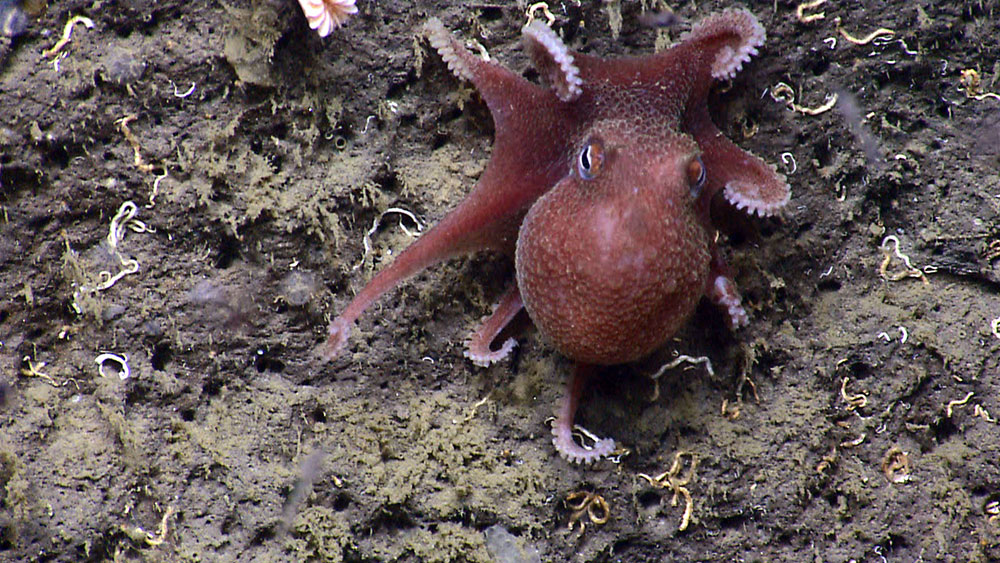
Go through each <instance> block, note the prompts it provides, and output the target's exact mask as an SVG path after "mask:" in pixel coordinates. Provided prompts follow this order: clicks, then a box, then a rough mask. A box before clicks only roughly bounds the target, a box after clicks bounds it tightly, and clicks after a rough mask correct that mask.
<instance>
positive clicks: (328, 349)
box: [316, 318, 351, 362]
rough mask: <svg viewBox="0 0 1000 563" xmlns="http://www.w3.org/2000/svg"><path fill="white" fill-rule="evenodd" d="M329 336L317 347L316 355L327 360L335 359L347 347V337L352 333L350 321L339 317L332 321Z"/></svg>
mask: <svg viewBox="0 0 1000 563" xmlns="http://www.w3.org/2000/svg"><path fill="white" fill-rule="evenodd" d="M328 332H329V336H328V337H327V339H326V342H324V343H323V344H320V345H319V347H318V348H316V355H317V356H319V357H320V358H322V359H324V360H326V361H328V362H329V361H333V360H335V359H336V358H337V356H338V355H339V354H340V352H342V351H343V350H344V348H346V347H347V337H348V336H350V334H351V327H350V325H349V324H348V323H345V322H344V321H343V320H341V319H339V318H337V319H334V320H333V322H331V323H330V328H329V329H328Z"/></svg>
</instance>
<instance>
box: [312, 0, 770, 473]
mask: <svg viewBox="0 0 1000 563" xmlns="http://www.w3.org/2000/svg"><path fill="white" fill-rule="evenodd" d="M426 29H427V30H428V34H429V36H430V39H431V43H432V44H433V45H434V46H435V48H437V49H438V50H439V52H441V54H442V56H443V57H444V59H445V60H446V62H448V64H449V67H450V68H451V69H452V70H453V71H454V72H455V73H456V74H457V75H459V76H461V77H464V78H467V79H469V80H471V81H472V82H473V84H474V85H475V86H476V89H477V90H478V91H479V93H480V94H481V96H482V97H483V99H484V100H485V102H486V104H487V106H488V107H489V109H490V112H491V113H492V115H493V119H494V123H495V125H496V133H495V135H496V136H495V142H494V147H493V153H492V156H491V158H490V161H489V163H488V164H487V166H486V169H485V171H484V172H483V174H482V177H481V178H480V179H479V182H478V183H477V184H476V186H475V187H474V188H473V189H472V191H471V192H470V193H469V195H468V196H467V197H466V198H465V200H463V201H462V202H461V203H460V204H459V205H458V207H457V208H456V209H454V210H453V211H452V212H451V213H449V214H448V215H447V216H445V217H444V218H443V219H442V220H441V221H440V223H438V224H437V225H436V226H435V227H434V228H433V229H431V230H430V231H428V232H427V233H426V234H424V235H423V236H421V237H420V238H419V239H418V240H417V241H416V242H415V243H414V244H412V245H411V246H410V247H409V248H407V249H406V250H405V251H404V252H402V253H400V255H399V256H397V257H396V259H395V261H394V262H393V263H392V264H391V265H390V266H388V267H387V268H385V269H383V270H382V271H381V272H380V273H379V274H378V275H377V276H375V278H373V279H372V281H371V282H370V283H369V284H368V285H367V286H366V287H365V288H364V289H362V290H361V292H359V293H358V295H357V296H356V297H355V298H354V300H352V302H351V303H350V304H349V305H348V306H347V307H346V308H345V309H344V311H343V312H342V313H341V315H340V316H339V317H337V318H336V319H334V321H333V322H332V323H331V325H330V331H329V332H330V338H329V340H328V342H327V345H326V346H325V349H324V350H323V352H324V354H325V355H326V356H327V357H334V356H336V354H337V353H338V352H339V351H340V350H342V349H343V347H344V346H345V345H346V342H347V338H348V335H349V333H350V329H351V327H352V326H353V323H354V321H355V320H356V319H357V317H358V316H359V315H360V314H361V313H362V312H363V311H364V310H365V309H366V308H367V307H368V306H369V305H370V304H371V303H372V302H373V301H374V300H375V299H377V298H378V297H379V296H380V295H381V294H382V293H384V292H385V291H387V290H389V289H391V288H392V287H394V286H395V285H396V284H397V283H399V282H400V281H402V280H403V279H405V278H407V277H409V276H411V275H413V274H415V273H416V272H418V271H420V270H422V269H424V268H426V267H428V266H430V265H433V264H435V263H437V262H439V261H441V260H444V259H447V258H450V257H452V256H455V255H459V254H464V253H469V252H475V251H480V250H495V251H499V252H502V253H507V254H516V273H517V279H516V286H515V287H513V288H511V290H510V291H509V292H508V294H507V295H506V296H505V297H504V299H503V300H502V301H501V304H500V306H499V307H498V308H497V310H496V311H495V312H494V315H493V316H492V317H491V318H490V319H487V321H486V323H485V324H484V326H483V328H482V329H480V331H478V332H477V333H475V334H474V335H473V337H472V339H471V340H470V344H469V352H468V353H467V355H468V356H469V357H470V358H471V359H473V361H474V362H476V363H477V364H480V365H488V364H490V363H492V362H494V361H496V360H498V359H500V358H501V357H502V356H503V354H504V353H506V351H508V350H509V349H510V347H511V346H513V343H512V342H508V343H507V344H506V345H505V346H504V348H503V352H502V353H498V352H494V351H491V350H490V349H489V344H490V342H491V341H492V340H493V339H494V338H495V337H496V336H497V335H498V334H499V332H500V330H501V329H502V328H503V327H504V325H505V324H506V323H507V322H508V321H509V320H510V319H511V318H512V317H513V316H514V314H515V313H516V312H517V311H518V310H519V309H520V308H521V307H522V305H523V306H524V307H526V308H527V310H528V313H529V316H531V318H532V320H533V321H535V323H536V325H537V326H538V327H539V329H540V330H541V332H542V333H543V334H544V335H545V336H546V337H547V338H548V339H549V340H551V341H552V342H553V343H554V344H555V346H556V348H557V349H558V350H559V351H560V352H562V353H564V354H565V355H567V356H568V357H570V358H572V359H574V360H576V361H577V362H578V365H579V366H580V367H579V369H578V373H584V372H586V373H591V372H592V371H593V369H592V368H591V367H589V366H593V365H608V364H617V363H623V362H628V361H632V360H636V359H638V358H641V357H643V356H645V355H647V354H649V353H650V352H652V351H653V350H655V349H657V348H659V347H660V346H662V345H663V344H664V342H665V341H666V340H667V339H668V338H669V337H670V336H671V335H673V334H674V333H675V332H676V331H677V329H678V328H679V327H680V326H681V325H682V324H683V323H684V322H685V321H686V320H687V318H688V317H689V316H690V315H691V313H692V312H693V310H694V308H695V306H696V304H697V302H698V300H699V299H700V298H701V297H702V296H703V295H706V294H707V295H708V296H709V298H710V299H712V300H713V301H715V302H716V303H717V304H720V305H721V306H723V307H724V308H725V309H726V310H727V312H728V313H729V315H730V318H731V321H732V324H733V326H738V325H740V324H743V323H745V322H746V316H745V313H743V310H742V307H740V305H739V296H738V294H737V293H736V291H735V286H734V285H733V283H732V281H731V280H729V278H728V277H727V276H726V275H725V266H724V263H723V262H722V260H721V258H720V257H719V255H718V253H717V251H716V250H715V248H714V243H713V242H712V240H713V237H714V235H715V229H714V227H713V226H712V225H711V219H710V217H709V209H710V206H709V202H710V201H711V200H712V198H713V197H714V196H715V195H716V194H718V193H720V192H722V193H724V194H725V199H726V200H727V201H729V202H730V203H732V204H734V205H736V206H737V207H738V208H742V209H745V210H746V211H748V212H750V213H754V212H756V213H758V214H761V215H765V214H770V213H772V212H773V211H775V210H777V209H778V208H780V207H781V206H782V205H784V203H785V202H787V199H788V188H787V185H786V184H785V183H784V180H783V179H782V178H780V177H779V176H778V175H777V174H776V173H775V172H774V170H773V169H772V168H770V167H768V166H767V165H765V164H764V163H763V161H761V160H760V159H759V158H757V157H755V156H753V155H750V154H749V153H746V152H744V151H743V150H742V149H739V148H738V147H736V146H735V145H734V144H732V143H731V142H730V141H729V140H728V139H726V138H725V137H724V136H723V135H722V134H721V133H720V132H719V130H718V129H717V128H716V127H715V125H714V124H713V123H712V122H711V119H710V118H709V114H708V108H707V102H706V97H707V95H708V91H709V89H710V87H711V85H712V83H713V81H714V80H716V79H721V78H725V77H728V76H730V75H731V74H733V73H735V71H737V70H739V68H740V66H741V65H742V62H743V61H745V60H747V59H749V56H750V55H752V54H754V53H756V49H755V47H756V46H758V45H759V44H760V43H761V42H762V41H763V30H762V29H761V28H760V27H759V24H757V22H756V19H755V18H753V16H752V15H750V14H749V13H748V12H742V11H727V12H725V13H722V14H716V15H714V16H712V17H710V18H707V19H706V20H703V21H702V22H699V23H698V24H696V26H695V28H694V29H693V30H692V32H691V33H690V34H689V36H688V38H687V39H685V40H684V41H682V42H681V43H679V44H677V45H675V46H674V47H672V48H671V49H669V50H667V51H664V52H662V53H659V54H655V55H648V56H642V57H629V58H623V59H616V60H613V61H609V60H606V59H601V58H597V57H593V56H589V55H582V54H578V53H570V52H568V51H566V50H565V47H564V46H563V45H562V44H561V42H560V41H559V39H558V38H557V37H556V36H555V35H554V34H552V33H551V31H549V30H547V29H544V28H541V27H539V26H538V25H537V24H536V25H534V26H527V27H526V28H525V36H526V45H527V47H528V52H529V53H530V54H531V55H532V58H533V61H534V63H535V66H536V67H537V68H538V69H539V71H540V73H541V74H542V76H543V77H544V78H545V79H547V80H548V81H549V82H550V83H551V84H552V88H546V87H542V86H538V85H536V84H533V83H531V82H529V81H527V80H525V79H524V78H522V77H521V76H520V75H518V74H516V73H513V72H511V71H509V70H507V69H505V68H504V67H502V66H499V65H497V64H495V63H491V62H484V61H483V60H481V59H479V58H478V57H475V56H473V55H472V54H471V53H469V52H467V51H466V50H465V49H464V48H463V47H462V46H461V45H460V44H459V43H458V42H457V41H455V40H454V39H453V38H452V37H451V36H450V35H449V34H447V33H446V32H445V31H444V29H443V27H442V26H441V24H440V23H439V22H436V20H435V21H432V22H431V23H429V24H428V26H427V28H426ZM567 61H568V62H567ZM577 71H578V73H579V80H578V81H577V79H576V78H575V75H576V72H577ZM594 143H597V146H599V147H601V148H602V149H603V152H602V155H603V157H604V158H603V160H601V162H600V163H598V164H599V166H598V167H597V169H596V170H595V172H596V173H595V174H593V175H591V174H590V173H589V172H588V171H586V170H584V169H582V168H581V166H582V165H581V162H582V161H581V153H582V151H584V150H586V149H587V147H589V146H592V145H593V144H594ZM587 163H588V164H591V162H589V160H588V161H587ZM701 163H703V164H704V168H705V169H706V170H707V181H705V182H704V184H701V183H699V182H698V179H697V178H696V176H697V174H694V175H692V170H694V171H696V172H697V171H699V170H701V168H700V165H701ZM526 215H527V217H526ZM581 387H582V378H579V379H575V380H574V382H573V383H572V384H571V387H570V388H571V389H572V390H573V392H571V393H570V395H569V396H568V397H567V399H566V401H565V402H564V406H563V409H562V410H561V414H560V417H559V420H558V422H557V429H556V435H557V437H556V445H557V449H559V451H560V453H562V454H563V455H564V456H565V457H567V458H568V459H571V460H573V461H591V460H592V459H593V458H594V457H599V456H600V455H604V454H607V453H608V451H609V448H610V447H611V446H613V442H610V441H606V440H602V441H601V443H599V446H600V447H598V448H595V451H596V452H597V453H590V452H587V451H585V450H583V449H582V448H579V447H578V446H577V445H576V444H574V443H573V442H572V439H571V438H570V435H569V433H570V429H571V425H572V418H573V411H574V410H575V408H576V402H577V400H578V392H579V389H580V388H581Z"/></svg>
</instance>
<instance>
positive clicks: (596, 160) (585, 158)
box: [576, 139, 604, 180]
mask: <svg viewBox="0 0 1000 563" xmlns="http://www.w3.org/2000/svg"><path fill="white" fill-rule="evenodd" d="M603 164H604V145H602V144H601V142H600V141H598V140H595V139H591V140H590V141H587V144H586V145H584V146H583V150H581V151H580V158H579V159H577V163H576V168H577V171H579V173H580V177H581V178H583V179H584V180H593V179H594V178H595V177H597V175H598V174H599V173H600V172H601V165H603Z"/></svg>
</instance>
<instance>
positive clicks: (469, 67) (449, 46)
mask: <svg viewBox="0 0 1000 563" xmlns="http://www.w3.org/2000/svg"><path fill="white" fill-rule="evenodd" d="M424 33H425V34H426V35H427V40H428V41H430V44H431V47H434V50H436V51H437V52H438V54H439V55H441V59H443V60H444V62H445V64H447V65H448V70H450V71H451V72H452V74H454V75H455V76H457V77H459V78H462V79H464V80H468V81H470V82H472V80H473V78H474V74H473V68H474V67H475V65H476V64H478V63H479V61H477V60H476V58H475V57H474V56H473V55H472V54H471V53H469V52H468V51H466V50H465V47H463V46H462V44H461V43H459V42H458V40H456V39H455V38H454V37H453V36H452V34H451V33H450V32H449V31H448V30H447V29H445V27H444V24H442V23H441V20H439V19H437V18H431V19H429V20H427V23H425V24H424Z"/></svg>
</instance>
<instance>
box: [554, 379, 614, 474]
mask: <svg viewBox="0 0 1000 563" xmlns="http://www.w3.org/2000/svg"><path fill="white" fill-rule="evenodd" d="M594 370H595V367H594V366H593V365H590V364H583V363H577V364H576V368H575V369H574V370H573V375H572V376H571V378H570V382H569V385H568V386H567V388H566V395H565V396H564V397H563V401H562V405H561V406H560V407H559V413H558V414H557V415H556V420H555V422H553V423H552V436H553V438H552V444H553V445H554V446H555V447H556V451H557V452H559V455H560V456H562V457H563V459H565V460H566V461H569V462H571V463H584V464H587V463H593V462H595V461H597V460H599V459H601V458H604V457H607V456H608V455H610V454H611V452H613V451H614V450H615V441H614V440H613V439H611V438H602V439H600V440H598V441H597V443H596V444H594V446H593V447H592V448H591V449H589V450H588V449H585V448H583V447H582V446H580V445H579V444H577V443H576V442H575V441H574V440H573V417H574V416H575V415H576V407H577V406H578V405H579V402H580V395H581V394H582V392H583V386H584V384H585V383H586V382H587V380H588V379H590V376H591V375H592V374H593V372H594Z"/></svg>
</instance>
